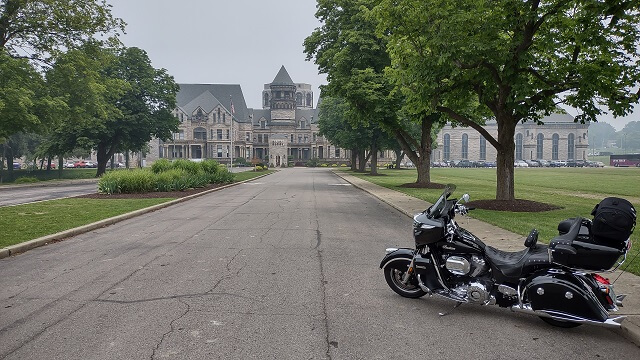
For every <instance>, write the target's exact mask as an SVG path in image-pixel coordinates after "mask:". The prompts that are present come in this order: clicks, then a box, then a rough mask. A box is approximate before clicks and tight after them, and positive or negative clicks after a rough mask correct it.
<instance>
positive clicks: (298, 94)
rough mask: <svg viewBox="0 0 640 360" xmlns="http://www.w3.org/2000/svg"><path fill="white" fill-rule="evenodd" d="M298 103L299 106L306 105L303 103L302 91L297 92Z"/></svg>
mask: <svg viewBox="0 0 640 360" xmlns="http://www.w3.org/2000/svg"><path fill="white" fill-rule="evenodd" d="M296 105H298V106H302V105H304V104H303V103H302V94H301V93H297V94H296Z"/></svg>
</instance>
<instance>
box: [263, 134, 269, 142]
mask: <svg viewBox="0 0 640 360" xmlns="http://www.w3.org/2000/svg"><path fill="white" fill-rule="evenodd" d="M264 142H266V143H268V142H269V135H267V134H264Z"/></svg>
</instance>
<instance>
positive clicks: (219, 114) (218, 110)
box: [218, 108, 220, 122]
mask: <svg viewBox="0 0 640 360" xmlns="http://www.w3.org/2000/svg"><path fill="white" fill-rule="evenodd" d="M218 122H220V108H218Z"/></svg>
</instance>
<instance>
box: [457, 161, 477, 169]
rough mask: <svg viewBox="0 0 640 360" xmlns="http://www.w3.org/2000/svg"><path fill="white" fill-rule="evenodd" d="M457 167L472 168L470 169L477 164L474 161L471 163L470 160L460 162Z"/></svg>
mask: <svg viewBox="0 0 640 360" xmlns="http://www.w3.org/2000/svg"><path fill="white" fill-rule="evenodd" d="M456 166H457V167H464V168H470V167H476V164H475V163H474V162H473V161H469V160H460V162H458V163H457V164H456Z"/></svg>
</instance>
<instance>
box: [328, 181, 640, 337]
mask: <svg viewBox="0 0 640 360" xmlns="http://www.w3.org/2000/svg"><path fill="white" fill-rule="evenodd" d="M333 173H334V174H336V175H337V176H338V177H340V178H341V179H343V180H344V181H346V182H348V183H350V184H351V185H353V186H354V187H356V188H358V189H360V190H362V191H364V192H366V193H368V194H370V195H372V196H374V197H375V198H377V199H378V200H380V201H382V202H383V203H385V204H387V205H389V206H391V207H393V208H394V209H396V210H398V211H399V212H401V213H403V214H405V215H407V216H408V217H410V218H413V215H414V214H412V213H410V211H408V210H407V209H404V208H402V207H401V206H398V204H395V203H394V202H393V201H389V200H387V199H384V198H383V197H381V196H379V194H376V193H375V192H373V191H369V190H368V189H366V188H365V187H363V186H359V185H358V184H355V183H353V182H351V181H349V180H348V179H347V178H346V177H344V176H342V174H339V173H338V172H336V171H334V172H333ZM349 175H350V174H349ZM350 176H353V175H350ZM365 181H366V180H365ZM367 182H368V181H367ZM385 189H386V188H385ZM390 191H394V190H390ZM403 195H404V194H403ZM478 221H479V220H478ZM625 316H626V317H627V318H626V319H625V320H624V321H623V322H622V324H621V326H620V327H619V328H617V329H608V330H611V331H613V332H614V333H616V334H618V335H620V336H622V337H624V338H625V339H627V340H629V341H630V342H632V343H633V344H634V345H636V346H638V347H640V326H638V325H637V324H636V323H634V322H631V321H630V320H631V319H630V316H629V315H625Z"/></svg>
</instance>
